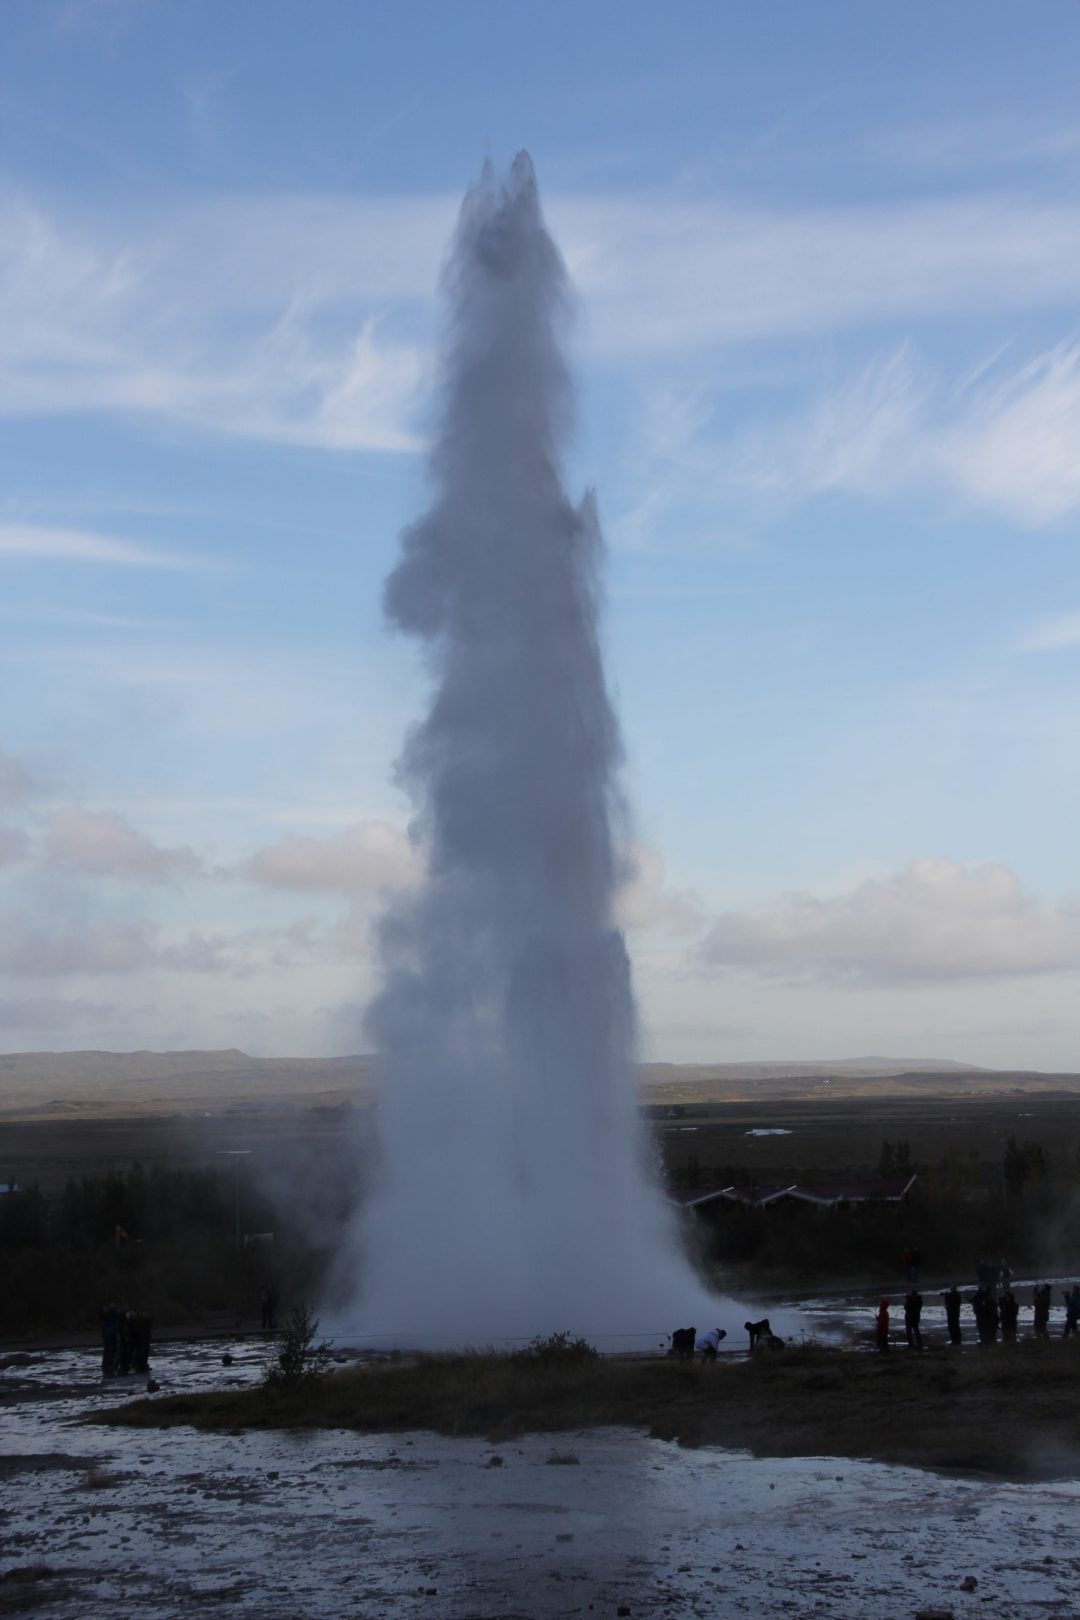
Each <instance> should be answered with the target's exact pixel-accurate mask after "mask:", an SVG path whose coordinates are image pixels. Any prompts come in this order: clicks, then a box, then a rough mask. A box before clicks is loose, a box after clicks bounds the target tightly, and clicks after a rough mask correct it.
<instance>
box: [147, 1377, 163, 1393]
mask: <svg viewBox="0 0 1080 1620" xmlns="http://www.w3.org/2000/svg"><path fill="white" fill-rule="evenodd" d="M160 1388H161V1385H160V1384H159V1383H158V1381H157V1379H156V1378H148V1379H147V1380H146V1393H147V1394H148V1395H156V1394H157V1392H158V1390H159V1389H160Z"/></svg>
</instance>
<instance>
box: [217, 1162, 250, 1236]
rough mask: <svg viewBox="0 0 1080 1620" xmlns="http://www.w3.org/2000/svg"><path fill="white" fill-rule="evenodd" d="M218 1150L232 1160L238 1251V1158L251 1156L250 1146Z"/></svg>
mask: <svg viewBox="0 0 1080 1620" xmlns="http://www.w3.org/2000/svg"><path fill="white" fill-rule="evenodd" d="M218 1152H219V1153H220V1154H221V1157H222V1158H223V1159H231V1160H232V1162H233V1192H234V1195H235V1202H236V1249H237V1253H239V1251H240V1160H241V1159H249V1158H250V1157H251V1149H250V1148H219V1149H218Z"/></svg>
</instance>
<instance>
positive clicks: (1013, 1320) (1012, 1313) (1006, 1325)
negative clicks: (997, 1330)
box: [998, 1288, 1020, 1341]
mask: <svg viewBox="0 0 1080 1620" xmlns="http://www.w3.org/2000/svg"><path fill="white" fill-rule="evenodd" d="M998 1310H999V1311H1000V1313H1001V1337H1002V1338H1003V1339H1005V1340H1007V1341H1015V1339H1016V1324H1017V1322H1018V1321H1019V1319H1020V1302H1019V1300H1018V1299H1017V1297H1016V1295H1015V1294H1014V1293H1013V1291H1012V1289H1011V1288H1006V1290H1005V1292H1004V1293H1003V1294H1002V1296H1001V1298H1000V1299H999V1300H998Z"/></svg>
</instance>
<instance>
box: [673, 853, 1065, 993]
mask: <svg viewBox="0 0 1080 1620" xmlns="http://www.w3.org/2000/svg"><path fill="white" fill-rule="evenodd" d="M700 959H701V961H702V962H703V963H704V964H706V965H707V966H710V967H725V968H741V969H748V970H750V971H751V972H755V973H760V974H763V975H765V976H767V977H772V978H783V979H790V980H795V981H800V980H803V981H817V982H821V983H826V984H836V985H847V986H851V987H856V988H858V987H863V986H890V985H893V986H910V985H918V984H922V985H931V984H938V983H956V982H958V981H963V980H992V979H1003V978H1018V977H1019V978H1022V977H1030V976H1032V975H1038V974H1053V973H1063V972H1069V971H1074V970H1076V969H1077V968H1080V904H1078V903H1077V902H1076V901H1073V900H1065V901H1059V902H1057V903H1053V904H1052V903H1048V902H1046V901H1042V900H1039V899H1037V898H1036V897H1035V896H1033V895H1030V894H1027V893H1025V891H1024V890H1023V888H1022V887H1021V885H1020V881H1019V879H1018V878H1017V877H1016V874H1015V873H1013V872H1011V871H1010V870H1009V869H1008V868H1007V867H1004V866H1000V865H995V864H985V865H981V866H964V865H961V864H960V863H959V862H957V861H950V860H942V859H927V860H918V861H912V862H911V864H910V865H909V866H907V867H905V868H904V870H903V871H901V872H898V873H895V874H894V875H893V876H891V877H888V878H884V879H874V880H871V881H868V882H865V883H861V884H859V885H857V886H856V887H855V888H853V889H850V890H848V891H847V892H845V893H843V894H838V895H831V896H826V897H820V896H816V895H810V894H791V895H786V896H784V897H783V898H781V899H779V900H776V901H773V902H771V903H770V904H766V905H759V906H748V907H745V908H744V909H742V910H740V911H732V912H726V913H724V914H723V915H722V916H719V917H717V918H716V919H715V920H714V922H713V925H712V927H711V928H710V930H709V932H708V934H707V935H706V937H705V939H704V941H703V943H702V946H701V950H700Z"/></svg>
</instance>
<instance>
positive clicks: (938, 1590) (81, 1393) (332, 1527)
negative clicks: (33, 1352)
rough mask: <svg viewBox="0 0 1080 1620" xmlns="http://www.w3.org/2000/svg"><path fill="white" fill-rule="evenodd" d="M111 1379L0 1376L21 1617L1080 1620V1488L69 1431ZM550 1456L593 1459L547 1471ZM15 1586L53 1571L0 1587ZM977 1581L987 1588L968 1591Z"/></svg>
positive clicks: (37, 1369) (217, 1368)
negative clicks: (1067, 1618) (920, 1619)
mask: <svg viewBox="0 0 1080 1620" xmlns="http://www.w3.org/2000/svg"><path fill="white" fill-rule="evenodd" d="M226 1350H227V1351H228V1353H230V1354H231V1355H232V1356H233V1358H234V1360H233V1364H232V1366H230V1367H223V1366H222V1365H221V1356H222V1354H223V1353H224V1352H225V1351H226ZM264 1354H265V1351H264V1350H263V1349H262V1348H261V1347H260V1346H257V1345H252V1344H250V1343H247V1344H243V1343H238V1344H236V1345H233V1346H224V1347H223V1346H222V1345H221V1344H214V1345H183V1346H179V1345H178V1346H176V1347H175V1349H174V1348H173V1347H166V1348H165V1349H164V1350H163V1351H161V1352H159V1354H158V1356H157V1357H156V1358H155V1361H154V1364H153V1373H154V1377H155V1378H156V1379H157V1380H158V1381H159V1382H160V1383H161V1385H162V1388H163V1390H170V1391H178V1390H193V1389H209V1388H221V1387H224V1386H226V1385H227V1384H229V1383H234V1382H250V1381H251V1380H252V1379H253V1378H255V1377H257V1376H258V1374H259V1371H260V1369H261V1363H262V1358H263V1356H264ZM95 1371H96V1369H95V1365H94V1361H93V1358H92V1357H91V1356H90V1355H89V1354H88V1353H87V1352H64V1353H57V1354H45V1355H41V1356H37V1357H35V1358H34V1359H33V1362H32V1364H30V1365H21V1366H18V1367H11V1368H7V1369H4V1370H3V1371H0V1458H2V1459H3V1461H2V1465H0V1539H2V1547H3V1551H2V1553H0V1613H24V1612H26V1613H32V1614H34V1615H37V1616H54V1615H55V1616H65V1617H66V1616H70V1617H72V1620H74V1617H76V1616H79V1617H82V1616H91V1617H93V1616H98V1615H101V1616H105V1615H108V1616H110V1617H111V1620H115V1616H116V1615H117V1614H135V1613H137V1614H139V1616H140V1620H158V1617H160V1620H166V1617H168V1620H172V1617H174V1616H175V1615H177V1614H178V1613H183V1612H185V1611H186V1610H187V1609H188V1607H192V1608H194V1606H195V1605H197V1604H206V1603H212V1604H213V1605H214V1606H215V1608H216V1609H217V1611H218V1612H219V1613H224V1614H236V1615H248V1616H252V1617H259V1620H261V1617H270V1616H273V1617H276V1616H283V1617H284V1616H289V1617H290V1620H293V1617H295V1616H297V1615H308V1614H319V1615H322V1616H327V1617H334V1616H338V1615H361V1616H365V1617H369V1616H386V1617H388V1620H389V1617H394V1620H397V1617H409V1616H413V1615H416V1616H421V1615H422V1616H424V1617H426V1620H443V1617H446V1620H467V1617H470V1620H514V1617H517V1616H521V1617H528V1620H548V1617H555V1616H566V1615H575V1614H580V1615H582V1616H583V1617H584V1620H587V1617H588V1615H589V1613H590V1605H591V1606H592V1611H591V1612H592V1613H593V1615H594V1616H597V1617H601V1616H612V1617H614V1616H615V1615H617V1614H619V1613H620V1611H622V1612H628V1613H629V1614H630V1615H631V1616H632V1617H633V1620H661V1617H665V1620H666V1617H669V1616H675V1615H681V1614H684V1613H685V1614H688V1615H689V1614H699V1615H709V1616H729V1615H741V1614H746V1615H749V1616H754V1617H758V1616H760V1615H761V1614H762V1613H763V1612H769V1613H775V1612H778V1611H779V1612H782V1613H784V1614H791V1615H792V1616H798V1617H800V1620H801V1617H803V1616H806V1615H818V1614H821V1615H831V1616H838V1617H847V1616H850V1617H853V1620H854V1617H856V1616H857V1617H859V1620H865V1616H867V1615H882V1616H907V1615H914V1614H915V1612H916V1610H918V1609H920V1608H933V1607H938V1608H945V1609H950V1610H951V1611H952V1612H953V1614H954V1615H955V1616H956V1617H957V1620H960V1617H962V1616H974V1615H976V1614H986V1613H987V1612H993V1614H994V1615H995V1617H1011V1616H1027V1615H1034V1614H1036V1613H1038V1614H1049V1615H1052V1614H1055V1613H1056V1614H1060V1615H1075V1614H1076V1612H1077V1607H1076V1599H1075V1593H1076V1590H1077V1582H1078V1578H1080V1556H1078V1555H1077V1547H1076V1537H1075V1523H1076V1518H1077V1509H1078V1506H1080V1482H1066V1483H1060V1482H1058V1483H1054V1484H1050V1485H1013V1484H1003V1483H999V1482H983V1481H973V1480H970V1479H968V1480H954V1479H947V1478H940V1477H937V1476H931V1475H927V1474H923V1473H919V1472H917V1471H914V1470H909V1469H900V1468H890V1467H887V1466H884V1465H880V1464H872V1463H851V1462H846V1461H845V1462H833V1461H830V1460H828V1459H821V1458H810V1459H798V1460H789V1459H763V1460H754V1459H752V1458H749V1457H747V1456H745V1455H743V1454H741V1453H730V1452H720V1451H708V1450H701V1451H680V1450H678V1449H676V1448H675V1447H673V1446H669V1445H667V1444H665V1443H663V1442H662V1441H657V1440H650V1439H647V1438H645V1437H643V1436H639V1435H634V1434H630V1433H627V1432H625V1431H622V1430H619V1431H609V1430H600V1431H593V1432H590V1433H587V1434H574V1435H569V1434H560V1435H558V1436H551V1435H534V1436H530V1437H528V1438H526V1439H524V1440H521V1441H514V1442H513V1443H510V1444H503V1445H500V1446H499V1447H498V1448H495V1447H493V1446H492V1445H490V1444H489V1443H488V1442H485V1441H483V1440H474V1439H468V1440H449V1439H444V1438H440V1437H437V1436H433V1435H427V1434H417V1435H404V1436H402V1435H394V1436H361V1435H356V1434H352V1433H349V1432H343V1431H334V1432H328V1431H293V1432H280V1431H276V1432H268V1433H243V1434H218V1435H208V1434H197V1433H195V1432H194V1431H191V1430H186V1429H171V1430H164V1431H161V1432H160V1433H155V1432H154V1431H151V1430H138V1431H125V1430H116V1429H106V1428H95V1427H93V1426H88V1425H85V1424H82V1423H75V1422H73V1421H72V1420H73V1419H75V1418H77V1417H79V1416H81V1415H83V1414H85V1413H87V1412H91V1413H92V1412H93V1411H94V1409H95V1408H96V1407H100V1406H102V1405H109V1404H113V1403H114V1402H115V1401H116V1400H117V1398H118V1397H120V1396H122V1395H123V1394H124V1393H126V1392H125V1391H124V1390H123V1389H122V1388H120V1387H118V1383H119V1382H120V1381H117V1380H113V1381H110V1382H109V1383H108V1384H102V1383H101V1381H100V1380H98V1379H96V1378H95ZM16 1385H18V1389H16ZM65 1388H66V1393H65ZM138 1392H139V1391H138V1389H133V1390H132V1393H138ZM553 1448H554V1449H557V1452H558V1454H560V1455H563V1456H565V1455H567V1454H572V1455H573V1456H574V1457H575V1458H576V1459H577V1466H575V1467H562V1468H553V1467H551V1466H550V1462H551V1458H552V1455H553ZM496 1457H498V1458H500V1459H501V1462H500V1463H499V1464H498V1465H495V1464H494V1463H493V1459H494V1458H496ZM12 1571H15V1572H18V1571H22V1572H24V1573H25V1574H27V1575H28V1576H33V1577H36V1578H26V1579H23V1580H13V1579H10V1578H6V1579H4V1578H2V1577H4V1576H10V1573H11V1572H12ZM969 1576H973V1577H974V1578H975V1580H976V1586H975V1588H974V1589H973V1590H970V1591H962V1590H961V1583H962V1582H963V1581H964V1580H965V1578H967V1577H969ZM987 1603H990V1604H992V1611H991V1610H988V1609H987V1607H986V1605H987Z"/></svg>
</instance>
